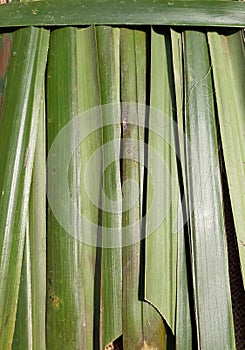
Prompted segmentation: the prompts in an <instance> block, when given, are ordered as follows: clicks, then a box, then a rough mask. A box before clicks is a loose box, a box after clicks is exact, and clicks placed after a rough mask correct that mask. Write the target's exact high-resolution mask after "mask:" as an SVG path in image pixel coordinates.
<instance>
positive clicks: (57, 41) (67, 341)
mask: <svg viewBox="0 0 245 350" xmlns="http://www.w3.org/2000/svg"><path fill="white" fill-rule="evenodd" d="M84 67H86V69H84ZM47 77H48V78H47V79H48V81H47V83H48V85H47V110H48V147H49V148H50V147H51V145H52V142H53V141H54V139H55V138H56V136H57V135H58V133H59V132H60V130H61V129H62V128H63V127H64V125H65V124H66V123H68V122H69V121H71V120H72V119H73V118H74V117H76V116H77V115H78V114H80V113H81V112H84V111H86V110H88V109H90V108H93V107H94V106H97V105H99V104H100V93H99V82H98V72H97V52H96V41H95V33H94V29H93V28H92V27H89V28H86V29H81V30H78V29H75V28H64V29H60V30H57V31H54V32H53V33H52V35H51V44H50V52H49V61H48V75H47ZM92 120H94V119H91V120H90V115H89V114H86V116H85V117H84V118H83V119H82V123H83V124H82V125H81V122H80V120H78V123H77V124H76V125H74V124H73V125H74V126H72V127H71V130H70V131H69V134H68V142H69V143H68V145H67V146H66V145H64V146H65V148H64V149H65V153H64V154H63V153H61V152H58V154H56V155H54V156H57V157H58V164H62V162H64V159H65V156H66V155H67V154H68V155H69V152H71V149H70V147H69V145H71V146H72V144H73V142H75V143H76V142H77V141H80V140H77V139H76V137H77V136H76V135H77V134H76V133H75V131H76V129H78V130H79V128H80V127H82V128H85V129H86V128H89V127H90V126H91V123H92V122H93V121H92ZM93 123H95V125H92V126H93V127H95V128H97V120H95V122H93ZM100 125H101V121H100V120H98V126H100ZM78 144H80V142H78ZM100 145H101V131H100V130H96V131H95V132H94V133H92V134H90V135H89V136H88V137H87V138H86V139H85V140H84V141H83V142H82V143H81V145H80V146H79V147H78V149H76V151H75V152H74V155H73V157H72V159H71V162H70V167H69V174H68V175H69V176H68V178H69V179H67V181H69V185H70V198H72V201H73V202H74V204H75V207H76V208H77V210H75V209H74V210H73V212H72V225H73V226H72V229H73V236H72V235H69V234H68V232H66V231H65V230H64V229H63V227H61V225H60V224H59V222H58V221H57V220H56V218H55V217H54V214H53V213H52V211H51V208H49V213H48V304H47V346H48V347H49V348H52V349H60V348H66V349H74V347H75V348H82V349H92V347H93V331H94V330H93V324H94V314H95V313H96V312H99V310H96V311H95V310H94V298H95V294H94V293H98V291H97V290H94V286H95V283H96V282H95V278H96V277H95V265H96V248H95V247H93V246H88V245H86V244H84V243H83V242H82V241H81V238H82V237H81V235H84V234H86V235H90V234H92V233H91V232H85V227H86V226H84V221H83V220H79V212H78V210H79V211H80V213H81V214H82V215H83V217H86V218H87V219H88V220H89V221H90V222H93V223H95V224H98V220H99V210H98V207H99V193H100V191H99V189H100V183H101V182H100V166H98V164H100V159H98V161H97V163H96V167H95V168H92V170H91V173H89V174H88V176H89V178H92V179H93V187H94V193H95V194H97V199H96V200H97V204H96V203H95V204H93V203H91V201H90V199H89V197H88V194H87V192H86V188H85V186H86V184H85V174H84V171H85V169H86V166H87V162H88V160H89V158H90V157H91V155H92V154H93V152H94V151H95V150H96V149H97V148H98V147H99V146H100ZM58 151H59V150H58ZM81 155H82V156H81ZM58 172H59V168H56V169H49V174H50V175H49V176H51V177H52V176H53V180H52V181H53V184H55V182H57V181H59V178H58V180H56V178H57V176H58V175H57V174H58ZM61 176H62V177H63V176H67V174H61ZM52 181H51V179H50V180H49V182H52ZM49 192H51V194H52V193H53V195H55V200H56V201H57V203H64V207H65V208H66V215H68V214H69V211H68V205H69V203H68V202H65V200H64V194H63V191H62V189H61V190H60V191H58V192H57V190H56V192H55V187H52V186H51V185H50V187H49ZM75 207H74V208H75Z"/></svg>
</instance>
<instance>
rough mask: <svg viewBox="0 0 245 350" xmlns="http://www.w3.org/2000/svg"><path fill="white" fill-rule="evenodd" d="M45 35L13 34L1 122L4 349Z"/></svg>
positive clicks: (12, 311) (10, 325) (11, 319)
mask: <svg viewBox="0 0 245 350" xmlns="http://www.w3.org/2000/svg"><path fill="white" fill-rule="evenodd" d="M48 37H49V34H48V31H45V30H39V29H37V28H28V29H24V30H20V31H17V32H16V33H14V35H13V47H12V57H11V60H10V62H9V71H8V75H7V79H8V83H7V85H6V90H5V94H4V105H3V110H2V117H1V126H0V134H1V135H0V143H1V144H0V149H1V151H2V154H3V157H2V158H1V168H2V169H3V172H2V174H1V177H0V188H1V194H2V195H1V202H0V207H1V219H0V231H1V232H2V234H1V238H0V247H1V263H0V295H1V299H0V317H1V319H0V324H1V325H0V334H1V336H0V347H2V348H6V349H8V348H9V347H10V346H11V343H12V337H13V332H14V323H15V316H16V307H17V301H18V289H19V282H20V273H21V265H22V257H23V249H24V241H25V238H24V237H25V224H26V218H27V210H28V201H29V192H30V184H31V176H32V165H33V158H34V151H35V144H36V136H37V127H38V117H39V109H38V108H36V106H39V104H40V99H41V96H42V84H43V78H44V72H45V67H46V57H47V49H48ZM16 74H17V75H18V77H19V79H18V80H16ZM13 86H14V89H13ZM13 99H14V100H15V104H14V105H13V103H12V101H13ZM10 106H12V108H10ZM9 131H10V134H9V137H8V138H6V135H7V133H9ZM9 174H12V176H9Z"/></svg>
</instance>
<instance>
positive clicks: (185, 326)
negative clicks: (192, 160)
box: [171, 29, 194, 350]
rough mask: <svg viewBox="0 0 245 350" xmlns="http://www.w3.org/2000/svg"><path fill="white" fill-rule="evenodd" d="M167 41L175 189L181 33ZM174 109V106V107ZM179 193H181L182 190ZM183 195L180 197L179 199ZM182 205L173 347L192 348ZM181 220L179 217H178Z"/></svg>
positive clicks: (180, 102)
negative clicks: (172, 94)
mask: <svg viewBox="0 0 245 350" xmlns="http://www.w3.org/2000/svg"><path fill="white" fill-rule="evenodd" d="M171 42H172V60H173V73H174V85H175V103H176V115H177V118H176V119H177V120H176V122H177V125H178V133H177V134H178V136H177V137H178V139H177V142H176V151H177V152H179V154H178V155H177V159H178V161H179V167H178V172H179V188H180V191H181V188H182V186H183V185H181V183H180V181H181V178H182V181H183V183H186V178H185V177H184V175H185V174H184V172H181V165H182V169H185V156H184V153H185V150H184V147H183V146H184V142H183V141H184V132H183V97H184V92H183V67H182V62H183V55H182V36H181V33H179V32H176V31H174V30H173V29H171ZM174 110H175V108H174ZM182 195H183V193H182ZM183 200H184V198H183V199H182V201H183ZM185 208H186V203H185V202H184V203H182V210H183V211H182V212H181V211H178V216H179V223H178V224H177V235H178V238H177V240H178V243H177V246H178V248H177V281H176V283H177V294H176V319H175V329H176V331H175V334H176V349H177V350H178V349H179V350H182V349H183V350H185V349H191V347H192V332H194V330H192V325H191V317H190V296H189V285H188V266H187V264H188V261H189V260H188V259H187V254H186V241H187V240H186V232H185V227H186V226H184V227H182V226H183V224H184V223H185V222H184V220H185ZM181 219H182V220H181ZM181 222H182V223H181Z"/></svg>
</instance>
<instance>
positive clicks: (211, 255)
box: [184, 31, 235, 349]
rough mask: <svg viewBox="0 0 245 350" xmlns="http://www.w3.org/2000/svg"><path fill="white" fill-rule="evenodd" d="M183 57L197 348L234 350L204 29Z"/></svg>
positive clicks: (187, 40)
mask: <svg viewBox="0 0 245 350" xmlns="http://www.w3.org/2000/svg"><path fill="white" fill-rule="evenodd" d="M184 60H185V87H186V100H185V108H186V111H185V132H186V135H187V137H188V139H189V144H188V143H187V141H186V145H185V147H186V169H187V171H186V178H187V188H186V192H187V195H188V197H187V198H188V209H189V216H190V219H189V220H190V242H191V252H192V269H193V288H194V298H195V313H196V323H197V332H198V334H197V335H198V348H201V349H210V348H211V347H216V348H217V349H235V341H234V329H233V317H232V307H231V295H230V286H229V273H228V257H227V246H226V237H225V230H224V217H223V208H222V192H221V181H220V170H219V158H218V144H217V135H216V125H215V114H214V103H213V96H212V91H213V87H212V81H211V74H210V62H209V56H208V47H207V42H206V36H205V34H204V33H201V32H197V31H196V32H194V31H186V32H185V34H184ZM214 310H215V312H214ZM217 334H219V337H218V338H217Z"/></svg>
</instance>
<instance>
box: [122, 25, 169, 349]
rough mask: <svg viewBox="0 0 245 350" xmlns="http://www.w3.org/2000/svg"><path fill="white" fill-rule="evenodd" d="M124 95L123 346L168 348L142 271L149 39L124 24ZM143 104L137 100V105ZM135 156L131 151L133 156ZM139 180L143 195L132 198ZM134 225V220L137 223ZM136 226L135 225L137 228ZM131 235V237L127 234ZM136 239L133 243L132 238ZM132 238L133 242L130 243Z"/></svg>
mask: <svg viewBox="0 0 245 350" xmlns="http://www.w3.org/2000/svg"><path fill="white" fill-rule="evenodd" d="M120 39H121V100H122V102H123V103H122V127H123V157H124V158H123V164H122V186H123V187H122V189H123V216H122V226H123V245H124V247H123V251H122V262H123V305H122V322H123V323H122V327H123V347H124V349H132V348H134V349H142V348H151V347H153V348H157V349H158V348H159V349H164V348H165V332H164V326H163V322H162V319H161V317H160V315H159V314H158V313H157V312H156V310H154V309H153V308H152V306H150V305H149V304H147V303H144V302H142V301H139V300H138V299H139V294H140V292H141V294H142V291H140V286H139V277H140V276H139V271H140V268H141V264H142V260H141V259H142V255H141V254H142V252H141V244H140V240H141V239H142V231H141V229H142V227H141V223H140V222H141V218H142V209H143V208H142V198H143V167H142V164H141V161H142V158H143V159H144V154H142V152H143V149H142V148H141V146H140V142H141V143H142V142H143V143H144V133H143V131H142V129H141V128H140V127H139V125H144V118H145V107H143V108H142V106H141V105H139V104H145V102H146V85H145V84H146V38H145V34H144V32H140V31H133V30H129V29H121V38H120ZM136 103H138V105H137V104H136ZM130 155H131V156H130ZM134 181H135V183H136V184H137V186H138V188H139V196H138V198H137V199H136V201H135V203H134V202H133V201H134V200H133V194H134V190H133V186H134ZM132 224H135V225H134V226H132ZM132 227H133V228H132ZM125 237H126V239H127V240H126V239H125ZM129 237H130V238H134V239H135V240H136V243H134V244H132V242H129V241H128V239H129ZM130 243H131V245H129V244H130Z"/></svg>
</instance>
